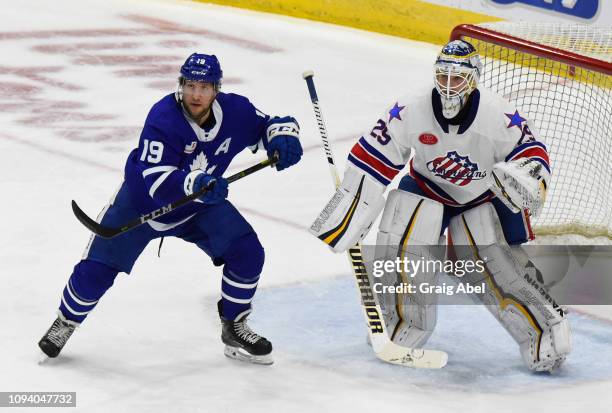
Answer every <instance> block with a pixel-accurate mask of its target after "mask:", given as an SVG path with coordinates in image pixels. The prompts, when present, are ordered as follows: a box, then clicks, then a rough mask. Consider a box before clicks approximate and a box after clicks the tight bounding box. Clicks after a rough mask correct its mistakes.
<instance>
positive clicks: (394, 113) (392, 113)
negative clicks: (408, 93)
mask: <svg viewBox="0 0 612 413" xmlns="http://www.w3.org/2000/svg"><path fill="white" fill-rule="evenodd" d="M405 107H406V106H399V105H398V102H395V105H393V107H392V108H391V110H389V120H388V121H387V123H390V122H391V121H392V120H393V119H398V120H402V117H401V116H400V112H401V111H402V110H403V109H404V108H405Z"/></svg>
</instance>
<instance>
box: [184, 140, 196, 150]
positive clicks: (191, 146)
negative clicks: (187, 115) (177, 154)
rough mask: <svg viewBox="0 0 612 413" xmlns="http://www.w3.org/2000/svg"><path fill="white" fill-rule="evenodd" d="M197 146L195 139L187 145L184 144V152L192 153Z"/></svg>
mask: <svg viewBox="0 0 612 413" xmlns="http://www.w3.org/2000/svg"><path fill="white" fill-rule="evenodd" d="M197 146H198V143H197V142H196V141H193V142H191V143H190V144H189V145H185V153H193V151H195V149H196V147H197Z"/></svg>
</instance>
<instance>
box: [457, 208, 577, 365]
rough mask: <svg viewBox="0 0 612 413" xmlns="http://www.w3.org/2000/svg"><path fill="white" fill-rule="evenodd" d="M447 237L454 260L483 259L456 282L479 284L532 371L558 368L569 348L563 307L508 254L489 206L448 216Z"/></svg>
mask: <svg viewBox="0 0 612 413" xmlns="http://www.w3.org/2000/svg"><path fill="white" fill-rule="evenodd" d="M449 236H450V239H451V240H452V244H453V247H452V248H453V251H454V255H455V256H456V258H457V259H458V260H466V261H474V262H477V261H480V262H481V263H484V265H483V266H482V267H480V268H484V271H481V272H478V271H474V272H471V273H468V274H466V275H465V277H464V278H463V279H462V280H463V282H468V283H470V284H479V285H480V284H482V285H484V290H485V292H484V293H483V294H481V295H480V294H479V295H478V297H479V298H480V299H481V300H482V301H483V303H484V304H485V305H486V306H487V308H488V309H489V311H491V313H492V314H493V315H494V316H495V318H497V319H498V320H499V321H500V322H501V324H502V325H503V326H504V328H505V329H506V330H507V331H508V332H509V333H510V335H512V337H513V338H514V339H515V341H516V342H517V343H518V344H519V346H520V350H521V356H522V358H523V361H524V362H525V364H526V365H527V366H528V367H529V368H530V369H531V370H534V371H552V370H554V369H555V368H557V367H558V366H560V365H561V363H563V361H564V360H565V357H566V356H567V354H568V353H569V352H570V350H571V333H570V328H569V322H568V320H567V316H566V314H565V311H564V310H563V308H562V307H561V306H559V305H558V304H557V303H556V302H555V301H554V299H553V298H552V297H551V296H550V294H549V293H548V291H547V290H546V289H545V288H544V286H543V285H542V284H540V283H539V282H538V280H537V279H535V278H534V277H533V276H532V275H531V273H530V272H528V271H526V268H525V263H524V260H522V261H523V262H521V260H518V259H517V257H515V256H514V255H513V253H512V249H511V248H510V246H509V245H508V244H507V242H506V239H505V237H504V233H503V230H502V227H501V223H500V222H499V218H498V216H497V212H496V211H495V208H494V207H493V205H491V204H490V203H486V204H483V205H480V206H478V207H476V208H473V209H471V210H469V211H466V212H464V213H463V214H461V215H458V216H456V217H454V218H452V219H451V222H450V225H449ZM476 268H478V267H477V266H476Z"/></svg>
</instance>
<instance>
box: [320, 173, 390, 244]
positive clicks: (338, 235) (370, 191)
mask: <svg viewBox="0 0 612 413" xmlns="http://www.w3.org/2000/svg"><path fill="white" fill-rule="evenodd" d="M385 189H386V188H385V186H384V185H382V184H381V183H379V182H378V181H376V180H375V179H374V178H372V177H370V176H369V175H366V174H364V173H363V172H361V171H359V170H357V169H355V168H351V167H348V168H347V170H346V172H345V174H344V179H343V181H342V184H340V186H339V187H338V189H337V190H336V193H335V194H334V196H333V197H332V198H331V199H330V201H329V202H328V203H327V205H326V206H325V208H324V209H323V211H321V213H320V214H319V216H318V217H317V219H316V220H315V221H314V222H313V224H312V225H311V227H310V233H311V234H313V235H314V236H315V237H317V238H319V239H320V240H321V241H323V242H324V243H326V244H327V245H328V246H329V247H330V248H331V249H332V251H334V252H344V251H346V250H348V249H349V248H351V247H353V246H354V245H355V244H357V243H358V242H359V241H361V240H362V239H363V237H365V236H366V235H367V233H368V231H369V230H370V227H371V226H372V223H373V222H374V220H375V219H376V217H378V214H380V211H381V210H382V209H383V207H384V204H385V198H384V197H383V196H382V194H383V193H384V191H385Z"/></svg>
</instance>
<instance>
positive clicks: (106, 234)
mask: <svg viewBox="0 0 612 413" xmlns="http://www.w3.org/2000/svg"><path fill="white" fill-rule="evenodd" d="M276 162H278V156H277V155H276V154H275V155H274V156H272V157H271V158H268V159H265V160H263V161H261V162H260V163H258V164H256V165H253V166H251V167H249V168H246V169H244V170H242V171H240V172H237V173H235V174H234V175H232V176H230V177H228V178H227V182H228V183H232V182H234V181H237V180H239V179H241V178H244V177H245V176H247V175H250V174H252V173H253V172H257V171H259V170H261V169H264V168H265V167H267V166H274V164H276ZM209 189H210V188H203V189H202V190H200V191H198V192H194V193H193V194H191V195H187V196H186V197H184V198H181V199H179V200H178V201H174V202H172V203H169V204H167V205H164V206H162V207H161V208H159V209H156V210H155V211H151V212H149V213H148V214H143V215H141V216H139V217H138V218H134V219H133V220H131V221H129V222H127V223H126V224H124V225H122V226H121V227H119V228H111V227H106V226H104V225H101V224H99V223H98V222H96V221H94V220H93V219H91V218H90V217H88V216H87V214H85V212H83V210H82V209H81V208H80V207H79V206H78V205H77V203H76V202H75V201H74V200H73V201H72V212H74V216H75V217H76V218H77V219H78V220H79V222H80V223H81V224H83V225H85V227H86V228H87V229H89V230H90V231H91V232H93V233H94V234H96V235H99V236H101V237H102V238H113V237H116V236H117V235H119V234H123V233H124V232H127V231H129V230H131V229H133V228H136V227H137V226H140V225H142V224H144V223H145V222H147V221H151V220H152V219H155V218H159V217H161V216H162V215H166V214H167V213H168V212H170V211H174V210H175V209H177V208H179V207H181V206H183V205H185V204H188V203H189V202H191V201H193V200H195V199H197V198H199V197H201V196H202V195H204V194H205V193H206V191H208V190H209Z"/></svg>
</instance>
